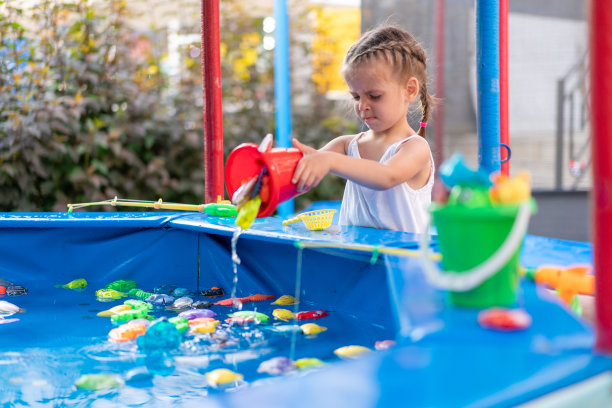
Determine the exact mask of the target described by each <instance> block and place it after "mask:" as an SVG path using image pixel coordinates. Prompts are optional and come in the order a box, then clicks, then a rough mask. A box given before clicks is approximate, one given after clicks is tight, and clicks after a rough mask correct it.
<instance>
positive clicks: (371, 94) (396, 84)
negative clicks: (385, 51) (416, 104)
mask: <svg viewBox="0 0 612 408" xmlns="http://www.w3.org/2000/svg"><path fill="white" fill-rule="evenodd" d="M344 79H345V81H346V83H347V85H348V88H349V91H350V93H351V95H352V96H353V100H354V107H355V113H356V114H357V116H358V117H359V119H361V120H362V121H363V122H364V123H365V124H366V125H367V126H368V128H370V129H371V130H372V131H373V132H386V131H389V130H393V129H395V128H397V127H398V126H403V125H404V124H405V125H407V124H408V121H407V119H406V115H407V113H408V108H409V106H410V103H411V102H412V101H413V100H414V99H415V98H416V95H417V93H418V82H417V81H416V79H415V78H411V79H409V80H408V81H407V83H402V82H401V81H400V80H399V79H398V78H397V76H396V75H394V73H393V71H392V69H391V67H390V66H389V64H387V63H385V62H383V61H376V60H373V61H369V62H366V63H363V64H362V65H360V66H359V67H357V68H354V69H351V70H349V71H348V72H347V73H346V74H345V78H344ZM414 88H416V89H414Z"/></svg>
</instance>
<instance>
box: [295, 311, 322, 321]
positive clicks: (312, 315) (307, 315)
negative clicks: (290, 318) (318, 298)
mask: <svg viewBox="0 0 612 408" xmlns="http://www.w3.org/2000/svg"><path fill="white" fill-rule="evenodd" d="M328 315H329V312H328V311H327V310H309V311H307V312H299V313H297V314H296V315H295V317H296V318H297V319H298V320H302V319H320V318H322V317H325V316H328Z"/></svg>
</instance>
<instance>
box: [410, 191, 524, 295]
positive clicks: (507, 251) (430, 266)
mask: <svg viewBox="0 0 612 408" xmlns="http://www.w3.org/2000/svg"><path fill="white" fill-rule="evenodd" d="M530 207H531V206H530V203H529V201H526V202H524V203H522V204H520V205H519V209H518V213H517V215H516V219H515V220H514V224H513V225H512V229H511V230H510V232H509V233H508V236H507V237H506V240H505V241H504V243H503V244H502V245H501V246H500V247H499V249H498V250H497V251H496V252H495V253H494V254H493V255H491V256H490V257H489V259H487V260H486V261H484V262H483V263H481V264H480V265H478V266H475V267H473V268H472V269H469V270H467V271H461V273H457V272H455V271H442V270H440V269H439V268H438V267H437V265H436V264H435V263H434V262H433V261H432V260H431V254H430V248H429V234H430V227H431V218H429V219H428V220H427V226H426V227H425V231H424V232H423V234H421V240H420V241H419V249H420V251H419V252H420V254H421V261H422V262H423V269H424V270H425V276H426V277H427V280H429V282H430V283H431V284H432V285H434V286H437V287H439V288H442V289H446V290H450V291H453V292H467V291H469V290H472V289H474V288H476V287H477V286H478V285H480V284H482V283H483V282H484V281H486V280H487V279H489V278H490V277H491V276H493V275H494V274H495V273H496V272H497V271H499V270H500V269H501V268H502V267H503V266H504V265H505V264H506V262H508V260H509V259H510V257H512V255H513V254H514V253H515V252H516V250H517V248H518V247H519V245H521V243H522V242H523V238H524V237H525V234H526V233H527V226H528V225H529V217H530V216H531V208H530Z"/></svg>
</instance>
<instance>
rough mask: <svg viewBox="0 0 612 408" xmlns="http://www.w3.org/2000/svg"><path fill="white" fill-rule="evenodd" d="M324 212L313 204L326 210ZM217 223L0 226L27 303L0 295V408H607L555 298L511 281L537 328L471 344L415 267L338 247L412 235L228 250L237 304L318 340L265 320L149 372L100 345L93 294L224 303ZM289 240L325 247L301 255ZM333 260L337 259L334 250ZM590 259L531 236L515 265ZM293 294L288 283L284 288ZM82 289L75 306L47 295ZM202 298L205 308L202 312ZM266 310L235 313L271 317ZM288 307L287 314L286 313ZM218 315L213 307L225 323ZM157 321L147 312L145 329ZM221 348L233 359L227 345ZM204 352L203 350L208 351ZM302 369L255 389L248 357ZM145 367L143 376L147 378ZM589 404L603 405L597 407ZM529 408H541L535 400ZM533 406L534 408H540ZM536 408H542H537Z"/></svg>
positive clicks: (225, 227) (591, 365)
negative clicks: (112, 379) (233, 378)
mask: <svg viewBox="0 0 612 408" xmlns="http://www.w3.org/2000/svg"><path fill="white" fill-rule="evenodd" d="M324 205H326V204H324ZM232 221H233V220H231V219H227V218H214V217H208V216H206V215H203V214H193V213H73V214H67V213H5V214H2V215H1V216H0V278H3V279H4V280H6V281H10V282H12V283H14V284H18V285H22V286H24V287H27V288H28V293H27V294H26V295H22V296H4V297H2V298H1V299H0V300H5V301H9V302H11V303H13V304H16V305H18V306H19V307H21V308H24V309H26V311H25V313H20V314H16V315H13V316H11V317H17V318H19V321H15V322H12V323H9V324H0V402H2V404H4V405H5V406H40V405H50V406H56V405H57V406H59V405H70V406H93V404H94V403H97V404H100V403H101V401H105V402H106V403H108V404H107V405H108V406H219V407H221V406H222V407H232V406H247V405H248V406H267V407H270V406H272V407H289V406H291V407H302V406H303V407H306V406H308V407H312V406H350V407H372V406H380V407H396V406H412V407H458V406H470V407H480V406H482V407H511V406H517V405H520V404H522V403H528V402H529V401H533V400H538V399H539V398H541V397H545V396H547V395H551V393H552V394H553V395H554V393H555V392H556V391H558V390H563V389H572V387H575V386H576V385H577V384H583V383H585V382H589V381H592V380H593V379H598V378H605V381H603V382H600V384H605V385H601V386H599V387H595V388H591V389H590V391H589V392H588V393H586V394H579V393H574V394H575V395H574V397H575V398H577V399H578V400H581V401H582V400H585V401H586V400H589V401H590V402H591V403H592V402H593V401H595V403H597V401H608V402H609V400H607V399H605V398H609V396H607V395H605V393H603V394H602V393H601V392H600V390H601V389H605V388H606V387H607V386H609V380H608V379H607V378H608V377H609V370H610V368H611V367H612V360H611V359H609V358H608V357H605V356H598V355H596V354H595V353H594V352H593V350H592V347H593V330H592V327H591V326H590V325H589V324H587V323H585V322H584V321H582V320H581V319H580V318H578V317H575V316H574V315H573V314H572V313H571V312H570V311H568V310H567V309H566V308H565V307H564V306H563V305H561V304H560V303H559V302H558V301H557V300H556V299H555V298H554V296H551V295H550V294H549V293H548V292H546V291H542V290H540V289H538V288H536V287H535V286H534V285H533V284H532V283H530V282H527V281H524V282H521V287H520V289H521V292H520V296H519V299H520V300H519V303H520V305H519V306H522V307H524V308H525V309H526V311H527V312H528V313H529V314H530V315H531V317H532V319H533V324H532V326H531V327H530V328H529V329H527V330H525V331H522V332H514V333H500V332H494V331H490V330H486V329H483V328H481V327H480V326H479V325H478V324H477V322H476V315H477V312H478V311H476V310H461V309H453V308H450V307H448V306H447V305H446V303H445V302H444V296H445V294H444V293H442V292H440V291H437V290H435V289H433V288H431V287H429V286H428V285H427V284H426V282H425V281H424V280H423V279H422V274H421V273H420V265H419V261H418V260H417V259H415V258H411V257H403V256H396V255H384V256H383V255H381V256H376V255H375V256H372V254H369V253H364V252H362V251H358V250H356V249H351V246H355V248H356V247H357V246H358V245H363V244H367V245H374V246H381V245H384V246H385V247H396V248H405V249H415V248H416V247H417V243H416V238H417V237H416V236H415V235H413V234H407V233H399V232H393V231H381V230H373V229H367V228H347V227H342V228H340V227H337V228H331V229H329V230H327V231H323V232H311V231H308V230H306V229H305V228H304V227H303V226H301V225H299V224H293V225H291V226H288V227H283V226H282V219H280V218H277V217H269V218H265V219H263V220H258V221H257V222H256V223H255V224H254V225H253V227H252V228H251V229H250V230H249V231H247V232H244V233H243V234H242V235H241V236H240V238H239V240H238V247H237V249H238V251H237V252H238V255H239V257H240V259H241V263H240V265H239V266H238V281H237V286H236V291H237V292H236V295H237V296H238V297H243V296H249V295H252V294H256V293H259V294H269V295H273V296H274V297H279V296H281V295H286V294H289V295H294V294H295V290H296V284H297V287H298V288H299V295H300V298H301V303H300V305H299V310H301V311H304V310H327V311H329V316H328V317H326V318H325V319H327V320H325V319H320V320H317V321H315V322H316V323H317V324H320V325H323V326H326V327H327V328H328V330H327V331H326V332H323V333H320V334H319V335H318V336H316V338H314V337H308V336H303V335H299V336H297V337H296V336H295V335H292V334H287V333H283V332H281V331H280V330H276V329H275V328H278V327H279V326H283V325H284V326H285V327H286V326H288V325H289V324H287V322H282V321H275V322H274V323H270V324H268V325H262V326H261V327H256V328H253V329H252V330H251V331H250V332H248V333H247V331H243V332H241V333H242V334H240V335H237V336H238V339H237V341H236V342H235V343H240V344H239V347H238V346H236V347H234V348H231V347H230V349H229V350H227V349H226V350H223V348H216V349H214V350H213V349H212V348H211V347H210V346H211V344H210V343H207V344H205V345H203V344H202V341H204V340H197V339H190V338H186V339H185V341H184V343H183V344H182V345H181V346H180V348H179V349H177V350H173V351H172V352H169V353H167V354H164V356H165V357H164V361H161V362H158V363H160V364H159V366H158V370H157V371H156V370H155V369H151V361H147V356H145V355H143V354H142V352H141V351H139V350H138V348H137V347H136V346H135V345H134V344H131V345H121V346H116V345H109V342H108V340H107V335H108V332H109V330H110V329H112V328H113V325H112V324H111V323H110V321H109V319H108V318H101V317H98V316H97V313H98V312H99V311H102V310H105V309H108V308H109V307H111V306H114V305H117V304H120V303H122V300H115V301H113V302H114V303H113V302H100V301H99V300H97V299H96V297H95V295H94V292H95V290H97V289H100V288H103V287H105V285H107V284H108V283H110V282H112V281H115V280H118V279H130V280H134V281H136V282H138V285H139V287H142V288H143V289H144V290H153V288H155V287H159V286H161V285H169V284H172V285H176V286H178V287H184V288H187V289H189V290H190V291H191V292H192V293H194V294H196V295H195V296H197V293H199V292H200V291H202V290H204V289H209V288H211V287H222V288H224V289H225V290H226V296H225V298H226V297H227V294H229V291H230V290H231V288H232V287H233V280H234V273H233V272H232V257H231V242H230V241H231V236H232V234H233V231H234V227H233V225H232ZM296 242H320V243H328V244H329V245H328V246H327V247H326V246H325V245H323V246H322V247H319V248H305V249H299V248H298V247H299V245H298V246H296ZM338 244H341V245H338ZM590 261H591V246H590V245H589V244H587V243H580V242H569V241H559V240H552V239H546V238H541V237H533V236H528V237H527V238H526V240H525V243H524V246H523V250H522V254H521V262H522V264H523V265H524V266H536V265H539V264H542V263H555V264H570V263H580V262H590ZM300 275H301V279H300V280H299V281H297V282H296V276H300ZM79 278H84V279H86V280H87V282H88V285H87V287H86V288H85V290H84V291H75V290H71V289H65V288H61V287H59V288H58V287H56V285H58V284H65V283H67V282H70V281H72V280H74V279H79ZM215 300H216V299H212V301H215ZM275 307H276V306H273V305H270V302H266V303H264V302H250V303H245V304H244V309H245V310H257V311H260V312H264V313H267V314H269V315H270V314H271V312H272V310H273V308H275ZM287 308H290V309H291V308H293V306H287ZM230 309H231V307H228V306H213V307H212V310H214V311H215V312H216V313H217V314H218V318H220V320H223V318H225V317H226V316H225V314H227V313H230ZM169 313H171V312H168V311H166V310H162V309H160V310H158V312H157V317H159V316H163V315H168V314H169ZM389 339H393V340H397V345H396V346H394V347H392V348H390V349H388V350H385V351H374V352H371V353H367V354H365V355H362V356H361V357H360V358H357V359H355V360H351V361H343V360H341V359H340V358H338V357H337V356H336V355H335V354H334V350H335V349H337V348H338V347H342V346H345V345H360V346H364V347H368V348H370V349H372V350H374V346H375V342H377V341H381V340H389ZM228 344H229V343H228ZM211 350H212V351H211ZM283 355H284V356H291V357H292V358H294V359H299V358H306V357H308V358H310V357H314V358H317V359H319V360H321V361H322V362H323V363H325V366H323V367H320V368H316V369H311V370H300V371H299V372H293V373H290V374H288V375H281V376H270V375H265V374H261V373H257V368H258V365H259V363H260V362H261V360H262V358H263V359H264V360H265V359H267V358H270V357H274V356H283ZM153 365H155V364H153ZM220 367H225V368H230V369H232V370H234V371H236V372H240V373H242V374H243V375H244V380H243V381H242V382H241V383H240V384H239V386H236V387H233V388H232V389H230V390H229V391H228V390H223V389H219V388H215V387H211V386H210V384H207V382H206V379H205V373H206V372H208V371H210V370H212V369H214V368H220ZM93 373H111V374H116V375H117V376H118V377H119V378H121V380H122V382H121V385H122V386H121V387H118V388H112V389H110V390H108V389H105V390H97V391H95V390H94V391H88V390H81V389H77V388H76V387H75V385H74V384H75V382H76V381H77V379H78V378H79V377H80V376H82V375H83V374H93ZM598 398H600V399H598ZM540 401H542V400H541V399H540ZM544 401H546V399H544ZM543 406H546V405H543Z"/></svg>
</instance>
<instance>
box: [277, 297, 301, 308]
mask: <svg viewBox="0 0 612 408" xmlns="http://www.w3.org/2000/svg"><path fill="white" fill-rule="evenodd" d="M297 303H300V301H299V300H297V299H296V298H294V297H293V296H291V295H283V296H281V297H279V298H278V299H276V300H275V301H274V302H272V304H273V305H282V306H286V305H295V304H297Z"/></svg>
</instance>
